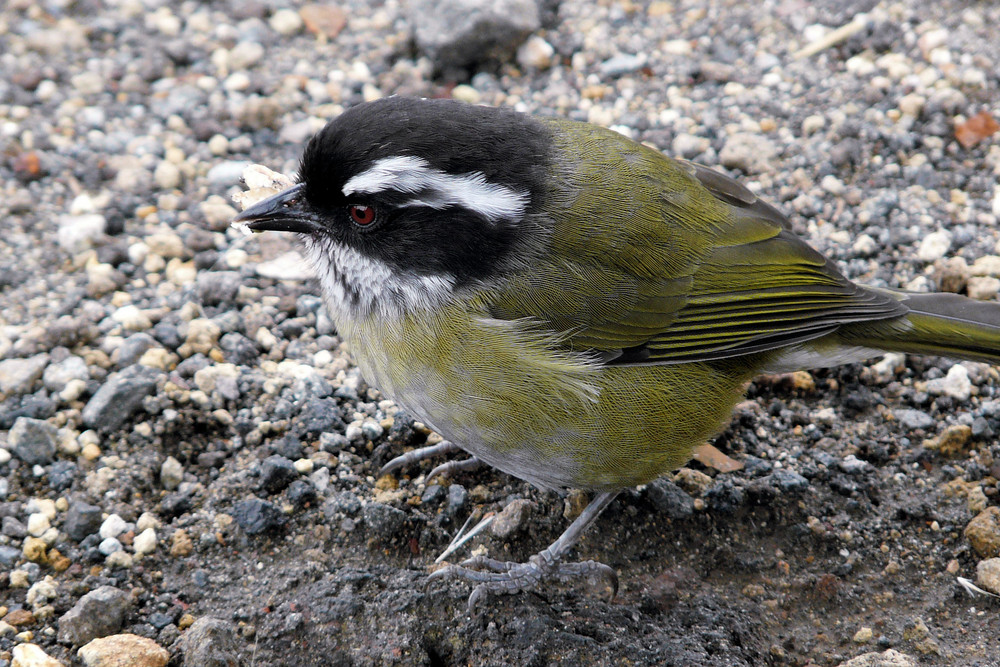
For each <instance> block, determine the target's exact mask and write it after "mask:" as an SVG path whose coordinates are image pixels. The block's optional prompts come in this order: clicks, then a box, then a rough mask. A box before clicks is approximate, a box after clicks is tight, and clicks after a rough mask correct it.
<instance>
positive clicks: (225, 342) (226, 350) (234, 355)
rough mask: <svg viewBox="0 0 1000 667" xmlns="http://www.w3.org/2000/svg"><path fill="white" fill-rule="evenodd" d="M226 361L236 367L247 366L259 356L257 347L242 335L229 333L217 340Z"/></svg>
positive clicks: (233, 332)
mask: <svg viewBox="0 0 1000 667" xmlns="http://www.w3.org/2000/svg"><path fill="white" fill-rule="evenodd" d="M219 347H220V348H221V349H222V353H223V356H224V357H225V359H226V361H228V362H229V363H231V364H236V365H238V366H249V365H250V364H252V363H253V362H255V361H256V360H257V357H259V356H260V351H259V350H258V349H257V345H256V344H255V343H254V342H253V341H252V340H250V339H249V338H247V337H246V336H244V335H243V334H239V333H236V332H235V331H230V332H229V333H227V334H226V335H224V336H223V337H222V338H221V339H220V340H219Z"/></svg>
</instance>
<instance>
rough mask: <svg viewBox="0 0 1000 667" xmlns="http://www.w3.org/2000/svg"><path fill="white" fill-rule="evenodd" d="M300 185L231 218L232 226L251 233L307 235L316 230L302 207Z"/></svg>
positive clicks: (315, 226) (315, 225)
mask: <svg viewBox="0 0 1000 667" xmlns="http://www.w3.org/2000/svg"><path fill="white" fill-rule="evenodd" d="M302 189H303V185H302V183H299V184H298V185H293V186H292V187H290V188H288V189H287V190H283V191H281V192H279V193H278V194H276V195H272V196H270V197H268V198H267V199H265V200H263V201H259V202H257V203H256V204H254V205H253V206H251V207H250V208H248V209H247V210H245V211H243V212H242V213H240V214H239V215H237V216H236V217H235V218H233V224H234V225H240V226H243V227H245V228H246V229H249V230H250V231H253V232H264V231H275V232H299V233H301V234H309V233H312V232H315V231H316V230H317V227H318V225H317V223H315V222H313V221H312V220H311V219H310V217H309V216H308V215H307V213H306V211H305V209H304V208H303V206H302Z"/></svg>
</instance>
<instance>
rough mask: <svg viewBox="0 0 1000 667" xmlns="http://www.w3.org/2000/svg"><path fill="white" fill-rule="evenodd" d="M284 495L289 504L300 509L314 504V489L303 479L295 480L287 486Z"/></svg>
mask: <svg viewBox="0 0 1000 667" xmlns="http://www.w3.org/2000/svg"><path fill="white" fill-rule="evenodd" d="M285 495H286V496H288V501H289V502H291V503H292V504H293V505H295V506H296V507H298V508H299V509H301V508H303V507H307V506H308V505H311V504H313V503H315V502H316V487H314V486H313V485H312V484H310V483H309V482H307V481H305V480H304V479H297V480H295V481H294V482H292V483H291V484H289V485H288V491H287V492H286V493H285Z"/></svg>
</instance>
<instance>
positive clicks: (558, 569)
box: [430, 491, 618, 613]
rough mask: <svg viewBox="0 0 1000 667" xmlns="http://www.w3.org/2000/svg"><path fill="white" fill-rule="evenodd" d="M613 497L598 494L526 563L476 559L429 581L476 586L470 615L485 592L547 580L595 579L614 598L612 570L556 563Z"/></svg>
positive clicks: (505, 590) (615, 579)
mask: <svg viewBox="0 0 1000 667" xmlns="http://www.w3.org/2000/svg"><path fill="white" fill-rule="evenodd" d="M617 495H618V491H603V492H601V493H599V494H598V495H597V496H596V497H595V498H594V499H593V500H591V501H590V504H589V505H587V507H586V508H585V509H584V510H583V512H582V513H581V514H580V516H578V517H577V518H576V520H575V521H573V523H571V524H570V525H569V527H568V528H566V530H565V531H563V534H562V535H560V536H559V538H558V539H556V541H555V542H553V543H552V544H550V545H549V546H548V547H547V548H545V549H543V550H542V551H541V552H539V553H537V554H535V555H534V556H532V557H531V558H529V559H528V562H527V563H514V562H509V561H499V560H495V559H493V558H487V557H485V556H477V557H475V558H470V559H468V560H466V561H464V562H462V563H461V564H460V565H449V566H448V567H445V568H442V569H440V570H438V571H437V572H434V573H433V574H431V576H430V579H445V578H452V577H460V578H462V579H465V580H467V581H471V582H473V583H475V584H477V586H476V587H475V588H474V589H473V591H472V595H470V596H469V612H470V613H472V612H473V611H474V610H475V607H476V604H477V603H478V602H479V601H481V600H482V599H483V597H484V596H486V594H488V593H517V592H519V591H525V590H531V589H533V588H535V587H537V586H538V585H539V584H540V583H541V582H543V581H545V580H546V579H550V578H555V579H558V580H560V581H569V580H571V579H577V578H579V577H581V576H597V577H600V578H603V579H605V580H606V581H607V582H608V584H610V586H611V590H612V593H611V595H612V597H614V596H615V595H616V594H617V593H618V575H617V574H616V573H615V571H614V570H613V569H612V568H610V567H608V566H607V565H605V564H603V563H598V562H597V561H593V560H588V561H583V562H578V563H561V562H560V560H562V557H563V556H564V555H566V552H567V551H569V550H570V548H571V547H572V546H573V545H574V544H576V542H577V540H579V539H580V535H582V534H583V531H585V530H586V529H587V528H588V527H589V526H590V524H592V523H594V521H596V520H597V517H598V516H600V515H601V512H603V511H604V508H606V507H607V506H608V505H610V504H611V501H612V500H614V499H615V496H617Z"/></svg>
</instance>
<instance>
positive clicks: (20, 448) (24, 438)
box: [7, 417, 59, 465]
mask: <svg viewBox="0 0 1000 667" xmlns="http://www.w3.org/2000/svg"><path fill="white" fill-rule="evenodd" d="M58 435H59V430H58V429H57V428H56V427H55V426H53V425H52V424H50V423H48V422H46V421H42V420H40V419H31V418H30V417H18V418H17V421H15V422H14V427H13V428H12V429H11V430H10V433H8V434H7V443H8V444H9V445H10V448H11V452H12V453H13V454H14V456H16V457H17V458H19V459H21V460H22V461H24V462H25V463H27V464H28V465H46V464H48V463H52V459H53V457H54V456H55V454H56V441H57V438H58Z"/></svg>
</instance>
